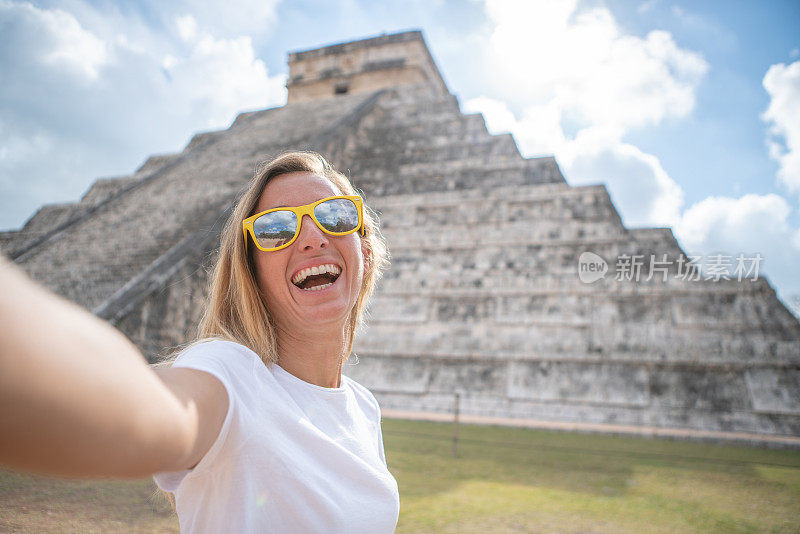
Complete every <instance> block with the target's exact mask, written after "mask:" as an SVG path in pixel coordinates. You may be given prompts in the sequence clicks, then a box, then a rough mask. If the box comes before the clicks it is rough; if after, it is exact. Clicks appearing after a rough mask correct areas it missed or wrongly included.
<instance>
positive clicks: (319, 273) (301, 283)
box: [292, 263, 342, 291]
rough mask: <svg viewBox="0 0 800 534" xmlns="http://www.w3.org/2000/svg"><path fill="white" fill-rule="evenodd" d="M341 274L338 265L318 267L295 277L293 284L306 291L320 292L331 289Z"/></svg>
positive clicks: (330, 264) (329, 264)
mask: <svg viewBox="0 0 800 534" xmlns="http://www.w3.org/2000/svg"><path fill="white" fill-rule="evenodd" d="M341 273H342V269H341V268H340V267H339V266H338V265H334V264H332V263H327V264H325V265H317V266H314V267H309V268H308V269H303V270H302V271H300V272H299V273H297V274H296V275H294V276H293V277H292V283H293V284H294V285H296V286H297V287H299V288H300V289H302V290H304V291H319V290H320V289H325V288H328V287H331V286H332V285H333V283H334V282H336V279H337V278H339V275H340V274H341Z"/></svg>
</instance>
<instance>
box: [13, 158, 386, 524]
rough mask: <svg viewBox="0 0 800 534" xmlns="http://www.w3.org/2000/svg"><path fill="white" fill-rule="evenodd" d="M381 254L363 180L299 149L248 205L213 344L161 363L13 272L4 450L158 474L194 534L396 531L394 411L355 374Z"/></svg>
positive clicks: (224, 278)
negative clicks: (349, 370)
mask: <svg viewBox="0 0 800 534" xmlns="http://www.w3.org/2000/svg"><path fill="white" fill-rule="evenodd" d="M385 264H386V248H385V243H384V241H383V240H382V238H381V237H380V234H379V232H378V229H377V225H376V222H375V220H374V218H373V217H372V216H371V215H370V213H369V211H367V210H366V209H364V207H363V201H362V200H361V198H360V197H358V196H356V195H355V192H354V190H353V187H352V185H351V184H350V183H349V181H348V180H347V179H346V178H345V177H344V176H343V175H341V174H340V173H338V172H336V171H334V170H333V169H332V168H331V167H330V165H329V164H328V163H327V162H326V161H325V160H324V159H323V158H322V157H321V156H319V155H317V154H314V153H305V152H295V153H289V154H284V155H283V156H280V157H278V158H276V159H275V160H273V161H272V162H270V163H269V164H268V165H266V166H265V167H264V168H262V169H261V171H260V172H258V173H257V175H256V178H255V179H254V181H253V182H252V183H251V185H250V187H249V189H248V190H247V192H246V193H245V194H244V196H243V197H242V198H241V200H240V201H239V202H238V203H237V205H236V207H235V209H234V210H233V214H232V216H231V219H230V220H229V221H228V224H227V225H226V228H225V229H224V230H223V233H222V236H221V245H220V254H219V259H218V261H217V265H216V268H215V271H214V276H213V279H212V285H211V293H210V297H209V305H208V307H207V309H206V312H205V315H204V317H203V320H202V322H201V325H200V328H199V337H200V339H199V340H198V341H197V342H195V343H194V344H193V345H191V346H190V347H189V348H188V349H186V350H185V351H184V352H182V353H181V354H180V355H179V356H178V357H177V358H176V359H175V361H174V362H173V365H172V366H171V367H170V368H164V369H158V370H156V372H155V374H154V373H153V371H151V370H149V369H148V368H147V367H146V366H144V364H142V363H141V362H142V358H141V355H139V354H138V352H137V351H136V349H135V348H133V347H132V346H131V345H130V344H129V343H128V342H127V341H126V340H125V339H124V338H123V337H122V336H121V335H120V334H119V333H117V332H115V331H113V329H110V327H108V326H107V325H105V324H102V323H100V322H99V321H97V320H96V319H94V318H91V317H89V316H88V314H86V313H85V312H84V313H81V314H80V317H75V315H76V313H75V309H74V307H73V306H71V305H69V304H66V303H63V302H56V301H55V299H53V298H52V297H51V296H48V295H46V294H44V292H43V291H42V290H40V289H38V288H35V287H32V286H31V284H30V283H29V282H27V281H25V280H24V279H22V277H21V275H19V274H18V273H16V272H12V271H11V270H10V269H9V268H8V266H6V267H5V268H4V269H3V272H2V275H0V276H2V282H3V285H4V286H7V287H10V288H11V291H10V295H9V299H7V301H6V302H7V303H6V304H0V323H2V325H0V334H1V338H2V339H3V342H2V345H3V354H2V357H0V401H2V405H3V406H7V405H8V404H9V402H10V403H13V405H14V408H13V409H10V408H5V407H4V408H2V409H0V410H2V411H0V424H1V425H2V426H1V427H0V429H2V430H3V433H4V434H6V435H13V436H14V437H13V438H10V439H5V438H4V439H3V444H2V445H0V459H2V461H3V462H5V463H7V464H9V465H12V466H17V467H23V468H27V469H33V470H38V471H43V472H49V473H55V474H68V475H81V476H92V475H105V476H142V475H145V474H154V478H155V480H156V482H157V484H158V485H159V486H160V487H161V488H162V489H165V490H167V491H170V492H174V493H175V495H176V504H177V513H178V517H179V520H180V523H181V529H182V531H186V532H391V531H392V530H393V529H394V527H395V525H396V522H397V515H398V511H399V499H398V493H397V484H396V482H395V480H394V478H393V477H392V475H391V474H390V473H389V471H388V470H387V469H386V462H385V458H384V453H383V441H382V437H381V431H380V410H379V407H378V405H377V402H376V401H375V399H374V397H373V396H372V395H371V393H370V392H369V391H368V390H367V389H366V388H364V387H363V386H360V385H359V384H357V383H356V382H354V381H352V380H350V379H349V378H347V377H346V376H342V364H343V363H344V362H345V361H346V359H347V357H348V356H349V353H350V350H351V348H352V344H353V337H354V335H355V330H356V327H357V325H358V324H359V320H360V319H361V317H362V315H363V312H364V308H365V306H366V301H367V298H368V297H369V295H370V294H371V292H372V290H373V288H374V286H375V283H376V281H377V279H378V278H379V276H380V273H381V270H382V269H383V268H384V266H385ZM98 323H99V324H98ZM48 331H52V335H48V336H42V335H41V334H39V332H48ZM209 339H211V340H209ZM12 357H13V358H14V359H13V360H12ZM19 360H22V362H23V363H22V364H19V363H18V361H19ZM32 377H36V378H35V380H34V379H33V378H32ZM159 379H160V380H159ZM26 382H27V383H26ZM32 386H33V387H32Z"/></svg>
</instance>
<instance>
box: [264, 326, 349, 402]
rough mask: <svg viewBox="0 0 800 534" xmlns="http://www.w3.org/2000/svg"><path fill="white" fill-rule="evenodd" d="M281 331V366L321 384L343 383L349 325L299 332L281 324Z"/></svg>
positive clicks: (329, 385) (328, 385)
mask: <svg viewBox="0 0 800 534" xmlns="http://www.w3.org/2000/svg"><path fill="white" fill-rule="evenodd" d="M277 334H278V339H277V341H278V365H280V366H281V367H282V368H283V369H284V370H285V371H287V372H289V373H291V374H293V375H294V376H296V377H297V378H299V379H300V380H303V381H305V382H308V383H310V384H314V385H317V386H322V387H326V388H338V387H339V386H340V384H341V377H342V361H343V360H344V357H345V354H344V352H345V350H346V349H347V335H346V328H336V329H332V330H329V331H325V332H308V331H304V332H302V333H299V334H298V333H297V332H292V331H289V330H286V329H282V328H280V327H278V328H277Z"/></svg>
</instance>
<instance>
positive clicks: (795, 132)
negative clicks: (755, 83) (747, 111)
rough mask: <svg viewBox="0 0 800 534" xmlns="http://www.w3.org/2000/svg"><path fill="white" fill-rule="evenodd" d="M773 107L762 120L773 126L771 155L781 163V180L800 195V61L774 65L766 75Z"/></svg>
mask: <svg viewBox="0 0 800 534" xmlns="http://www.w3.org/2000/svg"><path fill="white" fill-rule="evenodd" d="M763 84H764V88H765V89H766V90H767V93H769V96H770V103H769V107H768V108H767V110H766V111H765V112H764V113H763V115H762V118H763V119H764V120H765V121H766V122H767V123H768V124H769V126H770V128H769V133H770V136H769V139H768V141H767V143H768V146H769V149H770V155H771V156H772V157H773V158H774V159H775V160H777V161H778V163H779V165H780V168H779V169H778V180H779V181H780V182H781V183H783V184H784V185H785V186H786V187H787V188H788V189H789V190H790V191H798V192H800V61H795V62H794V63H792V64H790V65H788V66H787V65H784V64H783V63H778V64H777V65H772V66H771V67H770V68H769V70H767V73H766V74H765V75H764V81H763Z"/></svg>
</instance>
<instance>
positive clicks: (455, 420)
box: [453, 393, 461, 457]
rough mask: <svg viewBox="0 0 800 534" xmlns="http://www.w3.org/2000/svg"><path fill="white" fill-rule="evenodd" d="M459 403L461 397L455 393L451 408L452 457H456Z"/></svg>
mask: <svg viewBox="0 0 800 534" xmlns="http://www.w3.org/2000/svg"><path fill="white" fill-rule="evenodd" d="M460 401H461V395H459V394H458V393H456V398H455V403H454V406H453V412H454V417H453V457H457V456H458V405H459V404H460Z"/></svg>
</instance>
